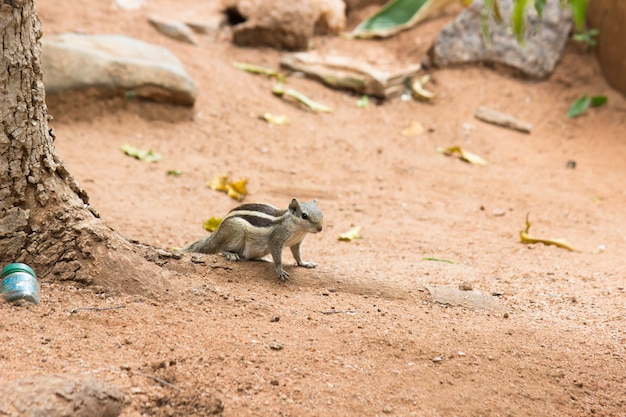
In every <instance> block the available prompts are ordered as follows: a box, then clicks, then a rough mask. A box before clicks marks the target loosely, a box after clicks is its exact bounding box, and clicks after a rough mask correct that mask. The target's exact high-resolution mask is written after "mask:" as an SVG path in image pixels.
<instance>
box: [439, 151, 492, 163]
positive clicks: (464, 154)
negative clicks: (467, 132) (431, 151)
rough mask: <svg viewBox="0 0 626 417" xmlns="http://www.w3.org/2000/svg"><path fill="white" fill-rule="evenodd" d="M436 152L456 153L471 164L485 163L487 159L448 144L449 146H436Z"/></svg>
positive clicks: (449, 154) (448, 154)
mask: <svg viewBox="0 0 626 417" xmlns="http://www.w3.org/2000/svg"><path fill="white" fill-rule="evenodd" d="M437 152H439V153H442V154H444V155H447V156H451V155H453V154H455V153H456V154H458V155H459V157H460V158H461V159H462V160H463V161H465V162H469V163H470V164H472V165H487V161H485V160H484V159H483V158H481V157H480V156H478V155H476V154H473V153H471V152H468V151H466V150H465V149H463V148H461V147H460V146H450V147H449V148H437Z"/></svg>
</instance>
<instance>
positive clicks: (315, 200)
mask: <svg viewBox="0 0 626 417" xmlns="http://www.w3.org/2000/svg"><path fill="white" fill-rule="evenodd" d="M313 205H314V206H317V198H314V199H313Z"/></svg>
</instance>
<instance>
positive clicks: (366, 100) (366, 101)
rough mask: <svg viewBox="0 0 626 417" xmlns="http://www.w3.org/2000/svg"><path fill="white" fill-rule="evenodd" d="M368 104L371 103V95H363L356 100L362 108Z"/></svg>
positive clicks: (357, 104)
mask: <svg viewBox="0 0 626 417" xmlns="http://www.w3.org/2000/svg"><path fill="white" fill-rule="evenodd" d="M368 104H369V97H367V95H365V96H363V97H361V98H360V99H358V100H357V102H356V106H357V107H360V108H363V107H367V105H368Z"/></svg>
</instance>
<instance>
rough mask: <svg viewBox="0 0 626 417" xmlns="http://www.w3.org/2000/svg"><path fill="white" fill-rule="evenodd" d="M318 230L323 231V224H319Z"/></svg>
mask: <svg viewBox="0 0 626 417" xmlns="http://www.w3.org/2000/svg"><path fill="white" fill-rule="evenodd" d="M317 231H318V232H321V231H322V225H321V224H320V225H319V226H317Z"/></svg>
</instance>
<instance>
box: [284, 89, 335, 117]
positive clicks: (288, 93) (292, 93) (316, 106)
mask: <svg viewBox="0 0 626 417" xmlns="http://www.w3.org/2000/svg"><path fill="white" fill-rule="evenodd" d="M272 93H273V94H274V95H276V96H278V97H291V98H293V99H295V100H297V101H299V102H300V103H302V104H304V105H305V106H307V107H308V108H310V109H311V110H313V111H316V112H322V113H331V112H332V111H333V109H331V108H330V107H328V106H325V105H323V104H321V103H318V102H316V101H313V100H311V99H310V98H308V97H307V96H305V95H304V94H302V93H301V92H299V91H296V90H294V89H293V88H285V86H284V85H283V84H282V83H276V84H274V86H273V87H272Z"/></svg>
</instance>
